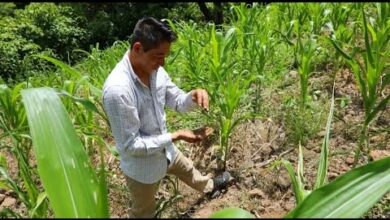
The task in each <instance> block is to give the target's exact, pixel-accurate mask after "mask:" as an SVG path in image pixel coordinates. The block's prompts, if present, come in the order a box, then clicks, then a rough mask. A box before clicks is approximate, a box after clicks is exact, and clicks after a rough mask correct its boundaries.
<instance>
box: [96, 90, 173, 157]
mask: <svg viewBox="0 0 390 220" xmlns="http://www.w3.org/2000/svg"><path fill="white" fill-rule="evenodd" d="M103 107H104V110H105V112H106V114H107V117H108V119H109V122H110V126H111V129H112V133H113V135H114V138H115V141H116V142H117V143H116V144H117V147H118V151H119V153H120V154H121V153H125V154H131V155H134V156H142V155H150V154H153V153H155V152H157V151H161V150H162V149H164V148H165V147H166V146H168V145H170V144H172V139H171V134H170V133H166V134H161V135H153V136H141V135H140V131H139V129H140V120H139V117H138V110H137V108H136V106H135V96H134V95H133V94H132V93H131V92H129V91H127V90H126V89H125V88H124V87H122V86H110V87H108V88H106V89H105V90H104V91H103Z"/></svg>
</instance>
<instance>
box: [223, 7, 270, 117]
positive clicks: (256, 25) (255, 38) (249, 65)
mask: <svg viewBox="0 0 390 220" xmlns="http://www.w3.org/2000/svg"><path fill="white" fill-rule="evenodd" d="M231 10H232V15H233V17H235V18H236V19H234V20H233V21H232V26H234V27H235V30H236V33H237V41H238V42H237V43H238V48H237V50H236V56H238V59H239V62H240V63H241V64H242V66H243V67H242V69H247V70H248V74H250V75H254V78H255V79H254V80H253V82H252V85H251V89H252V91H251V92H250V94H251V95H252V97H254V100H253V101H252V106H253V114H257V113H258V112H259V107H260V105H261V101H262V100H261V91H262V88H263V86H264V81H265V79H266V76H265V73H264V72H265V71H264V68H265V66H266V64H269V63H271V62H270V61H271V60H272V59H273V55H274V52H275V51H274V46H275V45H274V43H273V42H274V39H273V36H272V32H271V31H269V28H268V27H267V25H266V23H265V22H264V23H263V22H256V21H258V20H267V16H266V15H267V14H266V12H267V11H266V8H265V7H264V6H261V5H258V4H257V3H254V4H253V5H252V7H248V6H247V5H246V4H244V3H241V4H240V5H239V6H233V7H232V9H231Z"/></svg>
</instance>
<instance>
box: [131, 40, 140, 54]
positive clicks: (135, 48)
mask: <svg viewBox="0 0 390 220" xmlns="http://www.w3.org/2000/svg"><path fill="white" fill-rule="evenodd" d="M133 50H134V51H135V52H137V53H139V52H140V51H141V50H142V45H141V43H140V42H135V43H134V44H133Z"/></svg>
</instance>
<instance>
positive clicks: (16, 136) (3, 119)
mask: <svg viewBox="0 0 390 220" xmlns="http://www.w3.org/2000/svg"><path fill="white" fill-rule="evenodd" d="M25 87H26V83H24V82H23V83H20V84H18V85H16V86H15V87H14V88H13V89H11V88H9V87H8V86H6V85H0V128H1V129H2V131H3V134H2V135H1V137H0V141H1V142H0V143H1V148H8V149H10V152H11V153H12V154H13V156H14V157H15V158H16V160H17V162H18V168H19V170H18V173H19V175H18V176H20V178H21V180H16V181H15V180H13V179H12V178H11V177H10V175H9V174H8V172H7V167H6V165H5V164H1V165H0V170H1V171H0V177H1V181H0V183H1V184H0V188H4V189H8V190H12V191H14V192H15V193H16V194H17V196H18V198H19V199H20V200H21V201H22V202H23V204H24V205H25V206H26V208H27V210H28V214H29V217H45V216H46V210H47V208H48V207H47V201H46V200H45V192H39V189H38V186H37V185H36V183H35V178H36V174H35V172H34V169H33V168H32V166H31V165H30V163H29V160H28V159H29V157H30V156H29V155H30V149H31V138H30V136H29V134H28V125H27V120H26V113H25V109H24V107H23V105H22V104H21V102H20V91H21V90H22V89H23V88H25ZM6 139H8V140H11V143H12V144H11V145H10V146H9V145H8V144H9V143H10V142H9V141H5V140H6ZM17 182H21V183H22V184H23V187H20V186H19V185H18V184H17ZM9 212H10V213H11V214H12V210H9Z"/></svg>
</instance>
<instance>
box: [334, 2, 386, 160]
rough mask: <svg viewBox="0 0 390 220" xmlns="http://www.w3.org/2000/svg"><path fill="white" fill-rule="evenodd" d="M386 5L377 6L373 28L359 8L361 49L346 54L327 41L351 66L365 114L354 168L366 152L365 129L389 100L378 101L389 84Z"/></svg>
mask: <svg viewBox="0 0 390 220" xmlns="http://www.w3.org/2000/svg"><path fill="white" fill-rule="evenodd" d="M389 5H390V4H388V3H378V4H377V8H378V10H377V12H378V18H377V21H378V22H377V25H376V26H374V27H373V26H372V25H371V24H370V23H369V22H367V21H366V15H365V13H364V9H363V7H362V8H361V10H362V18H363V26H364V42H365V50H362V49H360V48H358V47H354V48H353V51H352V53H351V54H348V53H347V52H345V51H344V50H343V49H341V47H340V45H339V44H338V42H336V41H335V40H334V39H332V38H327V39H328V41H329V42H330V43H331V44H332V45H333V46H334V47H335V48H336V50H337V51H338V52H339V53H340V54H341V55H342V56H343V58H344V59H345V60H346V62H347V63H348V64H349V66H350V67H351V69H352V71H353V73H354V76H355V81H356V83H357V84H358V87H359V91H360V94H361V96H362V98H363V106H364V113H365V120H364V123H363V128H362V131H361V135H360V139H359V144H358V147H357V149H356V152H355V162H354V166H356V164H357V162H358V160H359V158H360V153H361V151H363V152H365V151H368V152H369V151H370V150H371V149H370V146H369V134H368V128H369V125H370V123H371V122H372V121H373V120H374V119H375V117H376V116H377V114H378V112H380V111H381V110H383V109H385V108H386V105H387V103H388V102H389V100H390V95H385V97H384V98H382V99H381V94H382V92H383V91H384V89H385V87H386V86H388V85H389V84H390V73H389V72H386V67H388V63H387V62H388V59H389V55H390V52H389V51H390V50H389V49H390V48H389V45H390V44H389V40H390V23H389V19H388V18H389V16H390V6H389ZM356 54H361V57H362V58H363V64H362V63H360V61H359V60H360V57H358V56H355V55H356Z"/></svg>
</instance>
